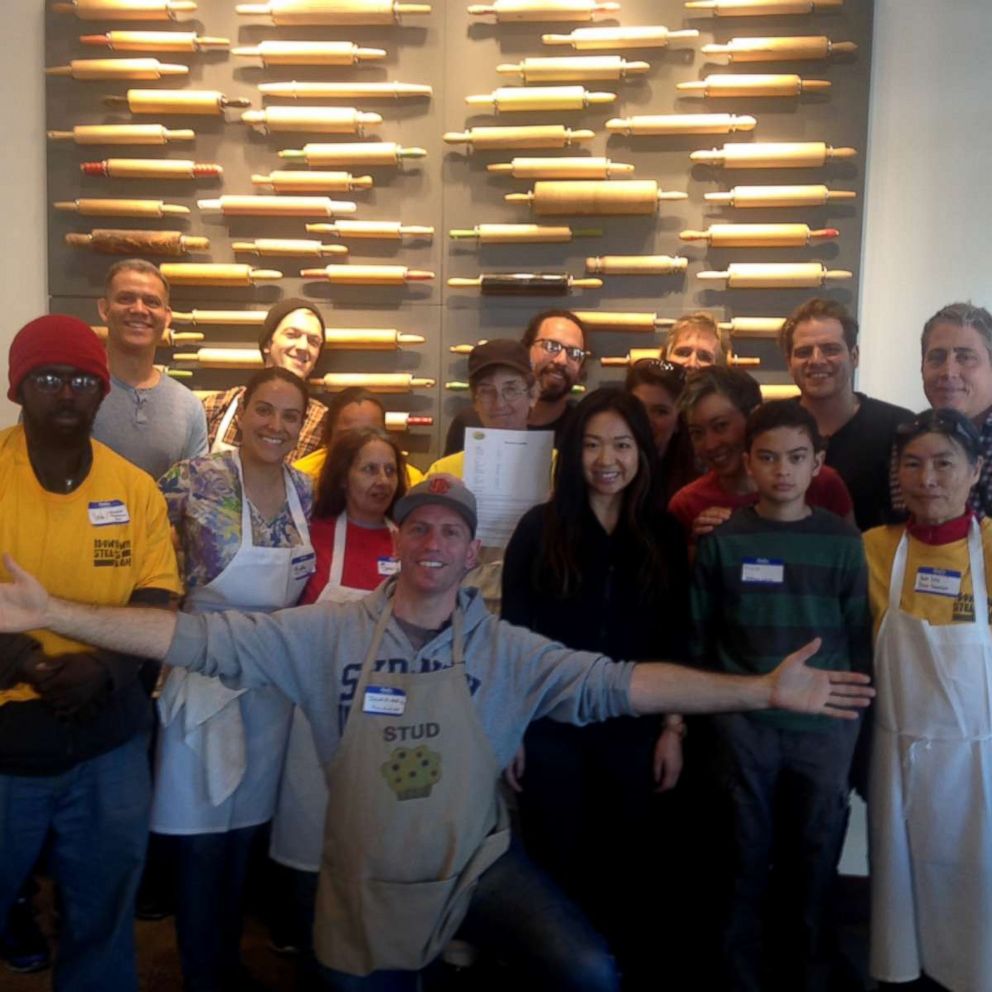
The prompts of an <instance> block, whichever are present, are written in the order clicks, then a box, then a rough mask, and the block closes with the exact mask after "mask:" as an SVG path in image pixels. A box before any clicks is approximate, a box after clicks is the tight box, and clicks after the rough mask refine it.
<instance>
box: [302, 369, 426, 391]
mask: <svg viewBox="0 0 992 992" xmlns="http://www.w3.org/2000/svg"><path fill="white" fill-rule="evenodd" d="M310 384H311V385H312V386H317V387H321V386H322V387H323V388H324V389H326V390H328V391H329V392H338V391H339V390H342V389H348V388H349V387H350V386H361V387H362V388H363V389H367V390H369V392H372V393H408V392H410V390H412V389H431V388H433V386H434V385H435V380H434V379H424V378H421V377H419V376H415V375H412V374H411V373H410V372H328V373H327V374H326V375H323V376H321V377H320V378H319V379H311V380H310Z"/></svg>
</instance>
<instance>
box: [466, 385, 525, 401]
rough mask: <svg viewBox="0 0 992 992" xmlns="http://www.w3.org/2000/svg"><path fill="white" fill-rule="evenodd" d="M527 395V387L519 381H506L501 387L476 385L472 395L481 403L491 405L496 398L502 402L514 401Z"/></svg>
mask: <svg viewBox="0 0 992 992" xmlns="http://www.w3.org/2000/svg"><path fill="white" fill-rule="evenodd" d="M526 395H527V387H526V386H524V385H523V384H521V383H519V382H508V383H507V384H506V385H505V386H503V387H502V388H501V389H497V388H496V387H495V386H477V387H476V388H475V391H474V396H475V398H476V399H477V400H481V401H482V402H483V403H486V404H488V405H492V404H493V403H495V402H496V401H497V400H498V399H500V400H502V401H503V402H504V403H515V402H516V401H517V400H520V399H523V398H524V397H525V396H526Z"/></svg>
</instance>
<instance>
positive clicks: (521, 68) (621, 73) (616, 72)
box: [496, 55, 651, 83]
mask: <svg viewBox="0 0 992 992" xmlns="http://www.w3.org/2000/svg"><path fill="white" fill-rule="evenodd" d="M650 68H651V65H650V64H649V63H648V62H628V61H627V60H626V59H625V58H623V57H622V56H620V55H573V56H566V57H565V58H525V59H521V60H520V61H519V62H504V63H503V64H502V65H498V66H496V71H497V72H498V73H500V75H503V76H517V77H518V78H519V79H520V80H521V81H522V82H524V83H562V82H572V81H575V82H581V81H586V82H588V81H592V80H598V79H626V78H627V77H628V76H639V75H642V74H643V73H645V72H647V71H648V69H650Z"/></svg>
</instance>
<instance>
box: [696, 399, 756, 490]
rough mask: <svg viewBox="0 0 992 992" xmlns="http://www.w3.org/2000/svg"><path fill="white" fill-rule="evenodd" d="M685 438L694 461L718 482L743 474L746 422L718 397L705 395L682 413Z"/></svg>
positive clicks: (737, 412)
mask: <svg viewBox="0 0 992 992" xmlns="http://www.w3.org/2000/svg"><path fill="white" fill-rule="evenodd" d="M686 424H687V427H688V431H689V438H690V440H691V441H692V448H693V451H695V453H696V457H697V458H699V459H700V461H702V462H703V464H704V465H705V466H706V467H707V468H708V469H712V470H713V471H714V472H715V473H716V474H717V476H719V477H720V478H721V479H727V480H731V479H734V478H737V477H739V476H740V475H741V473H742V472H743V468H744V466H743V460H742V458H741V456H742V455H743V454H744V432H745V428H746V426H747V418H746V417H745V416H744V414H743V413H741V411H740V410H738V409H737V407H736V406H734V404H733V403H732V402H731V401H730V400H729V399H727V397H726V396H724V395H723V394H722V393H709V394H708V395H706V396H704V397H703V398H702V399H701V400H699V402H697V403H696V404H695V405H694V406H693V407H692V408H691V409H690V410H689V411H688V412H687V413H686Z"/></svg>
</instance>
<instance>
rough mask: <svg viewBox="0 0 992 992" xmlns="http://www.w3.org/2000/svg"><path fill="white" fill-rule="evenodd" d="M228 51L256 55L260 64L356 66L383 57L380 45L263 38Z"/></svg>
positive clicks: (253, 56) (384, 55)
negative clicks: (363, 45) (376, 46)
mask: <svg viewBox="0 0 992 992" xmlns="http://www.w3.org/2000/svg"><path fill="white" fill-rule="evenodd" d="M231 54H232V55H236V56H239V57H242V58H258V59H261V60H262V65H264V66H266V67H268V66H274V65H357V64H358V63H359V62H375V61H378V60H379V59H384V58H385V57H386V50H385V49H384V48H364V47H362V46H359V45H356V44H355V43H354V42H352V41H276V40H272V39H267V40H265V41H260V42H259V43H258V44H257V45H248V46H243V45H242V46H239V47H237V48H232V49H231Z"/></svg>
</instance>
